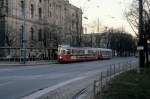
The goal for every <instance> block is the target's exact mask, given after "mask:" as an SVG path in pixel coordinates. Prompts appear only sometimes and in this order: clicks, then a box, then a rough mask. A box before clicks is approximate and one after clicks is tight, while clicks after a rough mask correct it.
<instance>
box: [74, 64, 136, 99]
mask: <svg viewBox="0 0 150 99" xmlns="http://www.w3.org/2000/svg"><path fill="white" fill-rule="evenodd" d="M137 68H138V62H137V61H130V62H124V63H117V64H111V65H110V66H109V68H107V70H106V71H103V72H101V73H100V75H99V78H98V79H97V80H94V84H93V83H91V84H89V85H87V86H86V88H84V89H81V91H79V93H77V94H76V95H75V96H73V98H72V99H95V98H96V97H97V96H98V95H100V94H101V91H102V90H103V88H104V87H105V86H107V85H109V84H110V83H111V80H112V79H113V78H114V77H115V76H117V75H119V74H121V73H124V72H126V71H129V70H133V69H137Z"/></svg>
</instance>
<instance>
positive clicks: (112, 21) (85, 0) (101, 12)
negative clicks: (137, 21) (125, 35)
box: [69, 0, 134, 35]
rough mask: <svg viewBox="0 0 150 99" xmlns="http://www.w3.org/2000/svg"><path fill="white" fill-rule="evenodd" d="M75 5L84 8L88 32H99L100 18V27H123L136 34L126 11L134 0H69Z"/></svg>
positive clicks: (84, 21) (102, 28)
mask: <svg viewBox="0 0 150 99" xmlns="http://www.w3.org/2000/svg"><path fill="white" fill-rule="evenodd" d="M69 1H70V3H72V4H73V5H75V6H77V7H80V8H82V10H83V17H87V18H88V19H84V18H83V25H85V26H86V27H87V28H88V32H97V30H96V28H97V27H98V20H99V24H100V29H101V30H104V27H109V28H122V27H124V29H125V30H126V31H127V32H130V33H131V34H133V35H134V32H133V31H132V29H131V27H130V25H129V24H128V22H127V20H126V18H125V15H124V13H125V12H126V11H128V10H129V8H130V7H131V6H130V4H131V3H132V1H133V0H69Z"/></svg>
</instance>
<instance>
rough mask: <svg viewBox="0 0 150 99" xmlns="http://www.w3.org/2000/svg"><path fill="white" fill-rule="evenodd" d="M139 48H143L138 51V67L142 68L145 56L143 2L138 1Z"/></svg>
mask: <svg viewBox="0 0 150 99" xmlns="http://www.w3.org/2000/svg"><path fill="white" fill-rule="evenodd" d="M139 46H141V47H143V49H142V50H140V51H139V66H140V68H143V67H144V63H145V62H144V61H145V55H144V34H143V0H139Z"/></svg>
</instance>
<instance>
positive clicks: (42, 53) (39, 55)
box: [0, 48, 57, 63]
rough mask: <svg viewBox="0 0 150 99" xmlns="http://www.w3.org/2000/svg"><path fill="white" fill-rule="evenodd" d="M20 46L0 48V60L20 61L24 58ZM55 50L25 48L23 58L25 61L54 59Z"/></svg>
mask: <svg viewBox="0 0 150 99" xmlns="http://www.w3.org/2000/svg"><path fill="white" fill-rule="evenodd" d="M22 52H23V49H21V48H0V62H8V63H12V62H13V63H20V62H22V60H23V59H24V57H23V56H22ZM56 54H57V50H56V49H46V48H27V49H26V55H25V60H26V61H27V62H32V61H42V60H45V61H46V60H55V59H56V58H57V56H56Z"/></svg>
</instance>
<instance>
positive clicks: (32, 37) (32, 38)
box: [31, 27, 34, 40]
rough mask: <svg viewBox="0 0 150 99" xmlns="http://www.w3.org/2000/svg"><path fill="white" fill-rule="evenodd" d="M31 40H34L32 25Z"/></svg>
mask: <svg viewBox="0 0 150 99" xmlns="http://www.w3.org/2000/svg"><path fill="white" fill-rule="evenodd" d="M31 40H34V29H33V28H32V27H31Z"/></svg>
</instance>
